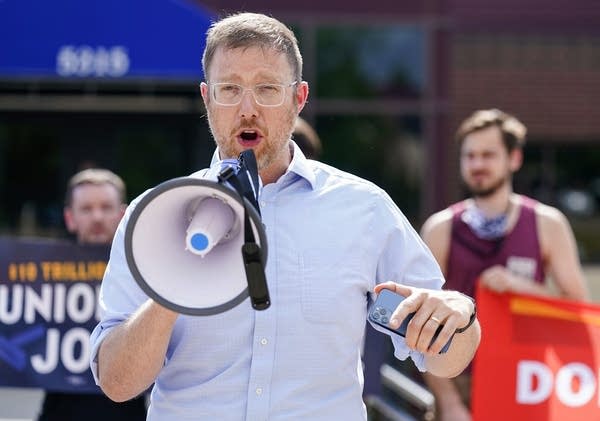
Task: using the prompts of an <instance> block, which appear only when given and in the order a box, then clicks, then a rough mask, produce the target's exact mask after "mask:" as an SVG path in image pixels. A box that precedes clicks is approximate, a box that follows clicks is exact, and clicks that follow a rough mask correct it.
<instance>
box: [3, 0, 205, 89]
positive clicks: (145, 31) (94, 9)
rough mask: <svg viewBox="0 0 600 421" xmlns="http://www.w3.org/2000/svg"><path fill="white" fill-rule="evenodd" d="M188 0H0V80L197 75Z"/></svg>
mask: <svg viewBox="0 0 600 421" xmlns="http://www.w3.org/2000/svg"><path fill="white" fill-rule="evenodd" d="M214 18H215V15H214V14H213V13H211V12H209V11H208V10H204V9H203V8H202V6H200V5H198V3H197V2H192V0H54V1H49V0H0V79H12V78H69V79H73V78H102V79H124V78H125V79H138V78H144V79H146V78H149V79H175V80H176V79H184V80H187V79H190V80H200V79H202V69H201V58H202V52H203V51H204V45H205V44H204V41H205V35H206V31H207V29H208V27H209V26H210V24H211V22H212V21H213V20H214Z"/></svg>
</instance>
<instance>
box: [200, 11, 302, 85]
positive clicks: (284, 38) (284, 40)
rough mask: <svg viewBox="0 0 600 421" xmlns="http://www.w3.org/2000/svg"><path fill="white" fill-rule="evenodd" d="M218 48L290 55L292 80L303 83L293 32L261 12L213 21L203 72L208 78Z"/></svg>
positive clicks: (207, 37)
mask: <svg viewBox="0 0 600 421" xmlns="http://www.w3.org/2000/svg"><path fill="white" fill-rule="evenodd" d="M219 47H224V48H227V49H230V50H232V49H235V48H249V47H261V48H265V49H272V50H275V51H277V52H280V53H283V54H285V55H286V56H287V59H288V62H289V64H290V67H291V68H292V71H293V77H294V78H295V80H296V81H297V82H300V81H301V80H302V55H301V54H300V49H299V48H298V40H297V39H296V36H295V35H294V33H293V32H292V31H291V30H290V29H289V28H288V27H287V26H285V25H284V24H283V23H281V22H280V21H278V20H277V19H275V18H272V17H269V16H266V15H262V14H258V13H237V14H233V15H230V16H228V17H226V18H224V19H221V20H219V21H217V22H214V23H213V24H212V25H211V27H210V28H209V30H208V32H207V35H206V48H205V49H204V54H203V56H202V70H203V71H204V77H205V78H206V79H207V78H208V68H209V67H210V64H211V62H212V59H213V56H214V55H215V52H216V50H217V49H218V48H219Z"/></svg>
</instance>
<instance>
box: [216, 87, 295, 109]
mask: <svg viewBox="0 0 600 421" xmlns="http://www.w3.org/2000/svg"><path fill="white" fill-rule="evenodd" d="M297 83H298V82H297V81H295V82H292V83H290V84H288V85H282V84H279V83H259V84H258V85H254V86H253V87H252V88H245V87H243V86H242V85H238V84H237V83H211V84H209V85H208V86H209V89H210V90H211V92H212V98H213V99H214V100H215V102H216V103H217V104H219V105H224V106H233V105H238V104H239V103H240V102H242V97H243V96H244V93H245V92H246V91H252V95H253V96H254V100H255V101H256V103H257V104H258V105H261V106H263V107H279V106H280V105H281V104H283V101H284V99H285V88H289V87H291V86H294V85H296V84H297Z"/></svg>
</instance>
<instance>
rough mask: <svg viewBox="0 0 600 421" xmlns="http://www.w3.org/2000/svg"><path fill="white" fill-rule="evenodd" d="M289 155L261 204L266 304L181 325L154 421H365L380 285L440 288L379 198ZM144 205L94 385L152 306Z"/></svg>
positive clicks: (113, 276) (118, 244)
mask: <svg viewBox="0 0 600 421" xmlns="http://www.w3.org/2000/svg"><path fill="white" fill-rule="evenodd" d="M292 145H293V147H294V157H293V159H292V162H291V164H290V166H289V168H288V171H287V172H286V173H285V174H284V175H283V176H281V178H280V179H279V180H278V181H277V182H276V183H272V184H268V185H266V186H264V187H262V188H261V191H260V194H259V205H260V210H261V213H262V220H263V223H264V225H265V226H266V232H267V242H268V250H269V255H268V260H267V265H266V269H265V273H266V277H267V281H268V285H269V292H270V295H271V301H272V304H271V306H270V307H269V308H268V309H267V310H264V311H254V310H253V309H252V308H251V306H250V301H249V299H246V300H245V301H244V302H242V303H241V304H240V305H238V306H236V307H234V308H233V309H232V310H229V311H227V312H225V313H221V314H217V315H213V316H187V315H180V316H179V318H178V319H177V321H176V323H175V327H174V330H173V333H172V337H171V340H170V343H169V346H168V349H167V355H166V358H165V362H164V367H163V369H162V371H161V372H160V374H159V376H158V378H157V379H156V382H155V385H154V388H153V390H152V394H151V404H150V408H149V414H148V420H151V421H175V420H177V421H183V420H220V421H222V420H232V421H241V420H247V421H261V420H265V421H266V420H271V421H279V420H296V419H297V420H311V421H315V420H328V421H329V420H344V421H353V420H356V421H359V420H361V421H364V420H366V409H365V406H364V403H363V401H362V386H363V374H362V367H361V358H360V354H361V345H362V340H363V334H364V328H365V320H366V316H367V306H368V301H369V298H370V295H371V293H372V291H373V287H374V286H375V284H376V283H379V282H384V281H389V280H393V281H396V282H399V283H403V284H407V285H413V286H418V287H425V288H436V289H439V288H441V286H442V283H443V277H442V274H441V272H440V269H439V267H438V265H437V263H436V262H435V260H434V258H433V256H432V255H431V253H430V252H429V250H428V249H427V247H426V246H425V245H424V243H423V242H422V241H421V239H420V238H419V236H418V235H417V233H416V232H415V230H414V229H413V228H412V227H411V225H410V223H409V222H408V221H407V219H406V218H405V217H404V215H403V214H402V213H401V212H400V210H399V209H398V208H397V207H396V205H395V204H394V203H393V201H392V200H391V199H390V197H389V196H388V195H387V194H386V193H385V192H384V191H383V190H381V189H380V188H378V187H377V186H375V185H374V184H372V183H370V182H368V181H365V180H363V179H360V178H358V177H356V176H353V175H350V174H348V173H345V172H342V171H340V170H337V169H335V168H332V167H330V166H328V165H325V164H323V163H320V162H316V161H311V160H307V159H306V158H305V157H304V155H303V154H302V152H301V151H300V149H299V148H298V147H297V145H295V144H294V143H293V142H292ZM205 175H206V170H204V171H200V172H198V173H195V174H193V175H192V177H202V176H205ZM138 201H139V198H138V199H136V200H135V201H134V202H133V203H132V204H131V205H130V207H129V209H128V211H127V212H126V215H125V217H124V218H123V220H122V221H121V224H120V226H119V229H118V231H117V234H116V236H115V239H114V242H113V246H112V250H111V256H110V261H109V265H108V268H107V271H106V274H105V277H104V280H103V282H102V289H101V295H100V306H101V310H102V313H103V315H102V320H101V322H100V323H99V324H98V326H97V327H96V329H95V330H94V331H93V333H92V335H91V345H92V352H91V359H90V361H91V367H92V371H93V372H94V376H96V381H97V363H96V361H97V352H98V347H99V345H100V343H101V341H102V340H103V339H104V337H105V336H106V334H107V333H109V332H110V330H111V328H113V327H114V326H116V325H117V324H119V323H121V322H123V320H125V319H127V317H128V316H129V315H131V314H132V313H133V312H134V311H135V310H136V309H137V308H138V307H139V306H140V305H141V304H142V303H143V302H144V301H146V300H147V299H148V297H147V296H146V295H145V294H144V293H143V292H142V290H141V289H140V288H139V287H138V285H137V284H136V282H135V281H134V279H133V277H132V275H131V273H130V272H129V269H128V266H127V263H126V260H125V253H124V250H123V244H124V232H125V225H126V223H127V220H128V218H129V215H130V214H131V210H132V208H133V207H134V206H135V204H136V203H137V202H138ZM215 281H218V280H215ZM173 285H177V282H176V281H175V280H174V281H173ZM392 339H393V342H394V347H395V355H396V357H397V358H400V359H405V358H407V357H408V356H409V355H410V356H411V358H412V359H413V361H414V362H415V364H416V365H417V367H419V369H421V370H422V369H423V355H422V354H419V353H416V352H412V351H410V350H409V349H408V347H407V346H406V344H405V343H404V340H403V338H401V337H399V336H395V337H393V338H392Z"/></svg>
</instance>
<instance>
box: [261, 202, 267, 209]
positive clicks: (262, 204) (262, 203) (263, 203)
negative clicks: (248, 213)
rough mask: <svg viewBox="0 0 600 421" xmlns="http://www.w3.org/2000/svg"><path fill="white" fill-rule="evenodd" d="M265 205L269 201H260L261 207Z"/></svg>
mask: <svg viewBox="0 0 600 421" xmlns="http://www.w3.org/2000/svg"><path fill="white" fill-rule="evenodd" d="M265 206H267V202H265V201H264V200H261V201H260V207H261V208H264V207H265Z"/></svg>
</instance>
